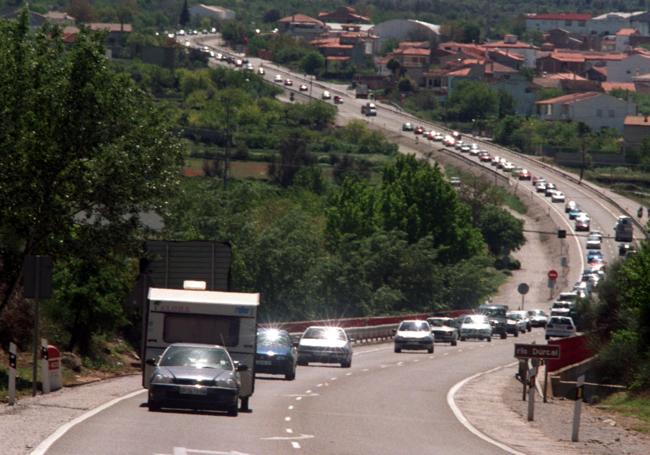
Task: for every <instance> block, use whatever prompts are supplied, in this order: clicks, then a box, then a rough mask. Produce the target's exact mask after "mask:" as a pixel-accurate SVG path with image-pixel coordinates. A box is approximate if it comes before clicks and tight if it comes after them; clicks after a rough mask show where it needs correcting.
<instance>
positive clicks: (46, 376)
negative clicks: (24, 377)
mask: <svg viewBox="0 0 650 455" xmlns="http://www.w3.org/2000/svg"><path fill="white" fill-rule="evenodd" d="M49 364H50V363H49V362H48V353H47V340H46V339H45V338H41V384H42V389H43V393H50V371H49Z"/></svg>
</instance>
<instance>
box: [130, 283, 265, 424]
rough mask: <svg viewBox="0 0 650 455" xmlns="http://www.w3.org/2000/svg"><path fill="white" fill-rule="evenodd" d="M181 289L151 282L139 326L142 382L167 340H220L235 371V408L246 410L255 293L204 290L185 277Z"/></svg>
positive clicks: (252, 379) (252, 375)
mask: <svg viewBox="0 0 650 455" xmlns="http://www.w3.org/2000/svg"><path fill="white" fill-rule="evenodd" d="M183 287H184V288H183V289H172V288H157V287H150V288H149V291H148V298H147V302H146V306H145V312H144V318H145V320H144V321H143V328H144V333H143V334H142V337H143V344H144V349H143V351H144V352H143V360H144V361H145V365H144V368H143V370H142V372H143V373H142V385H143V386H144V387H145V388H147V387H148V385H149V381H150V379H151V375H152V372H153V369H154V367H155V363H156V361H157V359H158V357H159V356H160V355H161V354H162V352H163V351H164V350H165V348H167V346H169V345H170V344H172V343H201V344H209V345H220V346H223V347H224V348H226V349H227V350H228V353H229V354H230V356H231V357H232V359H233V360H235V361H237V362H239V364H240V365H246V367H245V368H243V369H242V371H240V379H241V385H240V391H239V397H240V401H241V407H240V409H241V410H242V411H246V410H248V404H249V399H250V397H251V396H252V395H253V391H254V390H255V352H256V337H257V308H258V306H259V300H260V299H259V294H257V293H243V292H223V291H207V290H206V283H205V282H204V281H185V282H184V286H183Z"/></svg>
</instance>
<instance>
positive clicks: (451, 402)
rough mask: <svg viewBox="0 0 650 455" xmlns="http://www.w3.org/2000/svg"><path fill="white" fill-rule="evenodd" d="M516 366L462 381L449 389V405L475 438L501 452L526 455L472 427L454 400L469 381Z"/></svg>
mask: <svg viewBox="0 0 650 455" xmlns="http://www.w3.org/2000/svg"><path fill="white" fill-rule="evenodd" d="M516 364H517V362H512V363H509V364H507V365H501V366H499V367H496V368H492V369H490V370H487V371H481V372H480V373H476V374H474V375H472V376H470V377H468V378H465V379H463V380H462V381H460V382H458V383H456V384H455V385H454V386H453V387H452V388H451V389H449V392H447V404H448V405H449V407H450V408H451V411H452V412H453V413H454V415H455V416H456V419H458V421H459V422H460V424H461V425H463V426H464V427H465V428H467V429H468V430H469V431H470V432H471V433H473V434H474V435H475V436H478V437H479V438H481V439H482V440H484V441H485V442H488V443H490V444H492V445H494V446H497V447H498V448H500V449H501V450H505V451H506V452H508V453H509V454H512V455H526V454H525V453H523V452H519V451H517V450H515V449H513V448H512V447H508V446H507V445H505V444H503V443H501V442H499V441H495V440H494V439H492V438H491V437H489V436H488V435H486V434H485V433H482V432H481V431H479V430H478V429H477V428H476V427H475V426H474V425H472V424H471V423H470V422H469V420H467V418H466V417H465V415H464V414H463V412H462V411H461V410H460V408H459V407H458V406H457V405H456V401H455V400H454V398H455V396H456V393H457V392H458V391H459V390H460V389H461V388H463V386H464V385H465V384H467V383H468V382H469V381H471V380H472V379H475V378H478V377H480V376H483V375H486V374H489V373H493V372H495V371H498V370H501V369H502V368H508V367H511V366H514V365H516Z"/></svg>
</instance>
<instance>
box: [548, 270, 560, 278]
mask: <svg viewBox="0 0 650 455" xmlns="http://www.w3.org/2000/svg"><path fill="white" fill-rule="evenodd" d="M557 277H558V274H557V270H549V271H548V279H549V280H557Z"/></svg>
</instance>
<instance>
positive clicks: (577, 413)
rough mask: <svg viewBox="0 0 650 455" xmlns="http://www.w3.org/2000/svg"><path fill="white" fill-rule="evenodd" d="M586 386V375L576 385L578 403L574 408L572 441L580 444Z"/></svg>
mask: <svg viewBox="0 0 650 455" xmlns="http://www.w3.org/2000/svg"><path fill="white" fill-rule="evenodd" d="M584 384H585V375H584V374H583V375H582V376H579V377H578V383H577V384H576V402H575V404H574V406H573V432H572V434H571V441H573V442H578V439H579V438H578V433H579V431H580V413H581V411H582V397H583V389H584Z"/></svg>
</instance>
